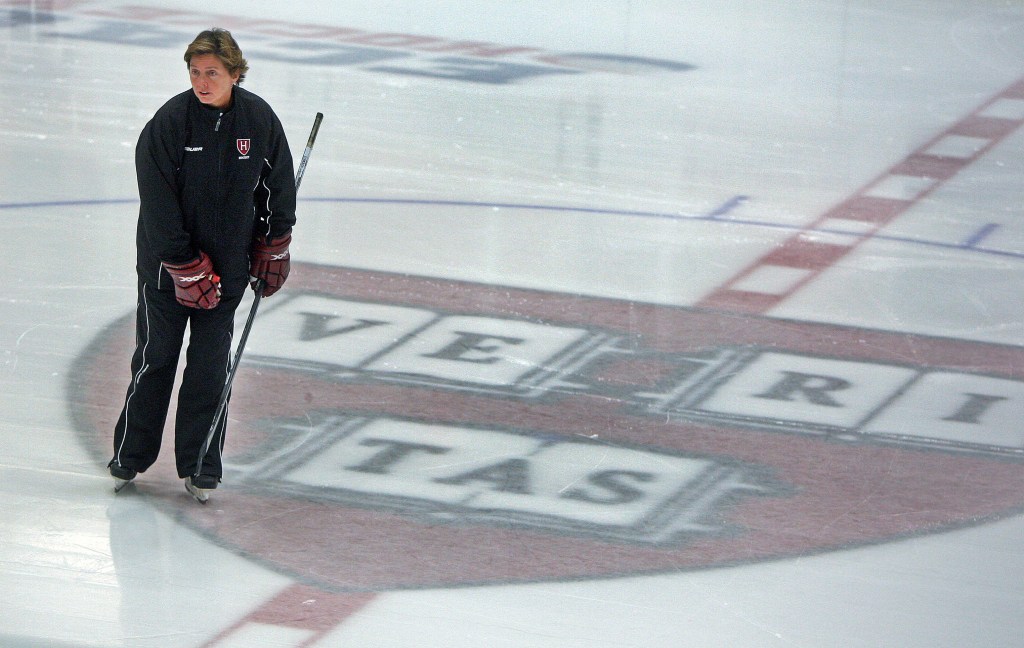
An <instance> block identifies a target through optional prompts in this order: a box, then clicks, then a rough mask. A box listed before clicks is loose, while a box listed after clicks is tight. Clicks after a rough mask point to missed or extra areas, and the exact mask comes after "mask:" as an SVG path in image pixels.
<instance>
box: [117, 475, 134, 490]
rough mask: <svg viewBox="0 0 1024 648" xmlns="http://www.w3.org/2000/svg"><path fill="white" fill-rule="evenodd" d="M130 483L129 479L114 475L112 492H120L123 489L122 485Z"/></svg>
mask: <svg viewBox="0 0 1024 648" xmlns="http://www.w3.org/2000/svg"><path fill="white" fill-rule="evenodd" d="M130 483H132V480H130V479H118V478H117V477H114V492H115V493H120V492H121V491H122V490H124V487H125V486H127V485H128V484H130Z"/></svg>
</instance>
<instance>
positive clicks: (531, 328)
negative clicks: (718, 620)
mask: <svg viewBox="0 0 1024 648" xmlns="http://www.w3.org/2000/svg"><path fill="white" fill-rule="evenodd" d="M297 265H298V268H297V272H295V273H294V274H295V276H294V277H293V279H294V283H293V284H292V286H291V291H290V293H289V294H288V295H286V296H282V298H280V299H276V300H273V302H268V304H267V305H266V307H265V310H263V311H262V312H261V313H260V315H259V316H258V320H259V321H258V322H257V324H256V326H255V327H254V329H253V337H252V338H251V339H250V346H249V348H247V351H246V354H247V355H246V357H245V359H244V360H243V366H242V367H241V368H240V370H239V380H238V382H237V386H236V389H235V393H234V395H233V400H232V406H233V408H232V412H231V420H232V432H231V435H230V438H229V441H228V444H227V457H226V461H227V468H228V471H227V473H226V476H225V483H224V484H223V485H222V488H221V489H219V490H218V493H217V496H218V497H217V499H216V500H215V503H214V506H216V511H217V514H216V515H208V514H206V513H205V512H204V511H203V510H200V509H201V507H195V506H192V507H185V508H184V509H183V510H182V509H181V507H182V501H183V499H184V497H185V496H186V494H185V493H184V492H183V491H182V492H181V494H180V496H178V495H177V494H176V495H175V496H174V497H173V498H168V497H166V496H158V497H153V498H152V500H153V501H154V503H155V504H156V505H157V506H161V507H170V508H172V509H175V510H176V515H178V516H180V518H181V519H182V520H183V521H186V522H187V523H188V524H190V525H192V526H194V527H195V528H196V529H198V530H199V531H201V532H202V533H203V534H204V535H206V536H207V537H210V538H212V539H214V540H215V541H216V542H217V543H218V544H220V545H221V546H224V547H227V548H230V549H231V551H233V552H236V553H238V554H240V555H243V556H248V557H250V558H251V559H253V560H255V561H257V562H259V563H261V564H264V565H267V566H270V567H273V568H275V569H277V570H279V571H280V572H281V573H283V574H288V575H290V576H294V577H296V578H298V579H299V581H300V582H304V583H307V584H310V585H315V586H317V587H320V588H323V589H325V590H327V591H338V592H344V591H383V590H392V589H400V588H422V587H438V586H455V585H470V584H482V583H513V582H530V581H540V580H566V579H577V578H602V577H608V576H621V575H628V574H636V573H658V572H668V571H677V570H680V569H701V568H708V567H717V566H724V565H735V564H742V563H749V562H754V561H761V560H770V559H776V558H780V557H786V556H796V555H807V554H812V553H818V552H823V551H829V550H834V549H838V548H845V547H851V546H855V545H861V544H869V543H878V542H885V541H889V540H892V539H895V538H901V537H907V536H910V535H916V534H922V533H930V532H935V531H939V530H943V529H950V528H956V527H960V526H963V525H969V524H976V523H978V522H980V521H983V520H990V519H994V518H998V517H1002V516H1006V515H1010V514H1014V513H1017V512H1019V511H1020V510H1021V508H1022V503H1024V502H1022V499H1024V497H1022V496H1021V493H1022V492H1024V488H1022V487H1024V464H1022V462H1021V459H1022V451H1024V442H1022V439H1021V432H1020V431H1019V429H1018V428H1017V426H1016V425H1015V422H1016V421H1018V420H1019V416H1020V413H1021V412H1022V408H1024V375H1022V368H1024V350H1022V349H1020V348H1018V347H1009V346H1003V345H995V344H982V343H974V342H968V341H963V340H953V339H946V338H937V337H928V336H920V335H912V334H906V333H891V332H886V331H875V330H868V329H858V328H851V327H841V326H830V325H818V324H809V323H803V322H792V321H785V320H779V319H768V318H764V317H760V316H756V315H742V314H735V313H724V312H719V311H711V310H693V309H686V308H672V307H663V306H655V305H651V304H643V303H636V302H630V301H620V300H609V299H597V298H588V297H581V296H577V295H567V294H558V293H551V292H544V291H531V290H522V289H513V288H502V287H498V286H492V285H482V284H474V283H469V282H455V281H446V280H440V279H433V278H425V277H413V276H407V275H397V274H388V273H380V272H371V271H360V270H353V269H345V268H336V267H329V266H316V265H312V264H297ZM130 335H131V327H130V325H129V323H127V322H126V321H120V322H117V323H115V324H114V325H112V326H111V327H110V329H109V330H107V331H106V332H105V333H104V334H103V335H102V336H101V337H100V338H99V339H97V340H96V342H95V344H94V345H92V347H91V350H90V353H89V354H87V356H85V357H84V358H83V360H82V361H81V362H80V363H79V371H77V372H76V374H77V375H78V376H79V378H78V380H80V381H81V382H80V383H79V384H77V385H76V387H75V390H74V393H75V397H74V398H73V402H74V403H75V407H76V420H77V421H78V424H79V427H80V429H81V431H82V433H83V441H84V442H85V443H86V444H87V445H88V446H89V447H91V448H93V449H94V451H95V452H96V453H97V456H99V455H101V454H103V453H105V451H106V448H107V446H108V445H109V439H107V438H105V436H104V434H103V433H100V434H97V432H96V431H97V430H100V431H103V430H109V429H112V424H113V420H112V417H116V412H115V411H113V410H112V409H111V408H110V406H109V405H106V406H105V405H104V404H103V403H104V401H105V400H106V399H104V395H105V394H108V393H111V391H112V390H115V389H116V388H117V384H115V383H116V381H115V380H112V378H111V377H112V376H115V377H116V375H117V373H116V371H113V370H112V369H113V368H111V367H107V366H106V362H107V360H106V359H107V358H111V357H116V355H117V354H115V353H111V351H112V350H113V349H114V348H119V347H123V345H124V344H125V339H126V338H130ZM908 358H913V359H914V360H913V363H908V361H907V359H908ZM147 478H148V475H142V476H140V477H139V479H138V481H139V488H140V489H141V490H143V492H146V493H148V492H149V489H150V486H149V485H146V483H145V481H144V480H145V479H147ZM154 486H155V485H154ZM178 490H181V489H180V483H176V485H175V488H174V491H175V492H177V491H178Z"/></svg>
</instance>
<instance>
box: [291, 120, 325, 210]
mask: <svg viewBox="0 0 1024 648" xmlns="http://www.w3.org/2000/svg"><path fill="white" fill-rule="evenodd" d="M323 120H324V114H323V113H317V114H316V118H315V119H313V130H311V131H309V139H307V140H306V150H305V151H303V152H302V160H300V161H299V170H298V171H297V172H296V173H295V191H298V190H299V185H300V184H302V176H303V175H305V173H306V163H307V162H309V154H310V153H312V152H313V142H315V141H316V135H317V133H319V132H320V122H322V121H323Z"/></svg>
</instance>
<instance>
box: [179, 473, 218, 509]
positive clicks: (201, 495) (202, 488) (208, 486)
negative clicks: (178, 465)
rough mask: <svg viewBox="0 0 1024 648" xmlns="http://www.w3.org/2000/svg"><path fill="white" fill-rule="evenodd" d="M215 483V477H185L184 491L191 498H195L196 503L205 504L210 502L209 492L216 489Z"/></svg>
mask: <svg viewBox="0 0 1024 648" xmlns="http://www.w3.org/2000/svg"><path fill="white" fill-rule="evenodd" d="M217 481H218V480H217V478H216V477H210V476H209V475H199V476H198V477H191V476H190V477H186V478H185V490H187V491H188V492H189V493H190V494H191V495H192V497H194V498H196V501H197V502H199V503H200V504H206V503H207V502H208V501H210V491H212V490H213V489H215V488H217Z"/></svg>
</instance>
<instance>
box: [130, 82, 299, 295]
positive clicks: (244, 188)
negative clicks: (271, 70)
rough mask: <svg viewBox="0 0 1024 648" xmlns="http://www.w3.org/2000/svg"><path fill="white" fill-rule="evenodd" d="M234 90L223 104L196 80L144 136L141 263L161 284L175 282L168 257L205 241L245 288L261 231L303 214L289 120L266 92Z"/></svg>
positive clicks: (272, 232)
mask: <svg viewBox="0 0 1024 648" xmlns="http://www.w3.org/2000/svg"><path fill="white" fill-rule="evenodd" d="M233 93H234V96H233V100H232V104H231V106H230V108H228V109H227V111H226V112H221V111H220V110H217V109H214V108H209V107H207V106H204V105H203V104H202V103H201V102H200V101H199V100H198V99H197V98H196V96H195V93H193V91H192V90H191V89H189V90H187V91H185V92H183V93H181V94H179V95H177V96H175V97H173V98H171V99H170V100H169V101H168V102H167V103H165V104H164V105H163V106H162V107H161V108H160V109H159V110H158V111H157V112H156V114H155V115H153V119H151V120H150V121H149V123H148V124H146V127H145V128H144V129H143V130H142V134H141V135H140V136H139V143H138V145H137V146H136V148H135V170H136V174H137V175H138V181H139V198H140V202H141V205H140V208H139V226H138V232H137V234H136V245H137V248H138V261H137V270H138V273H139V276H140V277H141V279H142V280H143V281H145V282H147V283H149V284H150V285H153V286H156V287H157V288H159V289H162V290H171V289H173V284H172V283H171V279H170V276H169V275H168V274H167V271H166V270H164V269H163V266H162V265H161V262H167V263H187V262H188V261H191V260H193V259H195V258H196V257H198V256H199V252H200V251H203V252H205V253H206V254H208V255H209V256H210V259H211V260H212V261H213V268H214V271H215V272H216V273H217V274H218V275H220V278H221V286H222V288H223V291H224V294H225V295H227V296H234V295H238V294H241V293H242V292H243V291H244V290H245V287H246V285H247V284H248V274H249V252H250V248H251V245H252V239H253V237H254V236H263V237H268V238H276V237H278V236H282V235H284V234H286V233H289V232H290V231H291V228H292V226H293V225H294V224H295V177H294V169H293V166H292V156H291V151H290V149H289V148H288V140H287V139H286V138H285V134H284V129H283V128H282V127H281V122H280V120H278V118H277V115H275V114H274V111H273V110H272V109H271V108H270V106H269V105H268V104H267V103H266V102H265V101H264V100H263V99H261V98H259V97H258V96H256V95H254V94H253V93H251V92H249V91H247V90H244V89H242V88H240V87H238V86H235V87H234V88H233Z"/></svg>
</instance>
